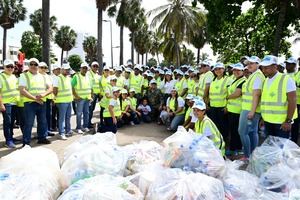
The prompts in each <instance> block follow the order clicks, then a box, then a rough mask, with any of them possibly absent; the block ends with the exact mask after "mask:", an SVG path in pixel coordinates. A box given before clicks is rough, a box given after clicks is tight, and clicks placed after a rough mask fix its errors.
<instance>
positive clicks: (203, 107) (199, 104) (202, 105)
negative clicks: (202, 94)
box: [193, 100, 206, 110]
mask: <svg viewBox="0 0 300 200" xmlns="http://www.w3.org/2000/svg"><path fill="white" fill-rule="evenodd" d="M194 108H196V109H199V110H206V105H205V103H204V102H203V101H202V100H197V101H195V103H194V105H193V109H194Z"/></svg>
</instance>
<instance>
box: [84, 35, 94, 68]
mask: <svg viewBox="0 0 300 200" xmlns="http://www.w3.org/2000/svg"><path fill="white" fill-rule="evenodd" d="M82 46H83V50H84V51H85V53H86V56H85V61H86V62H87V63H92V62H93V61H95V60H97V39H96V38H95V37H94V36H89V37H86V38H85V39H84V41H83V43H82Z"/></svg>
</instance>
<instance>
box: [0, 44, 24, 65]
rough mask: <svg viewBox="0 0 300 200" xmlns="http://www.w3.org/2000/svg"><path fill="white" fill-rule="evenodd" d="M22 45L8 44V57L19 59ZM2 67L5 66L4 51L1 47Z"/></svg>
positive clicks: (0, 63)
mask: <svg viewBox="0 0 300 200" xmlns="http://www.w3.org/2000/svg"><path fill="white" fill-rule="evenodd" d="M19 49H20V47H17V46H8V48H7V52H6V58H7V59H10V60H13V61H18V53H19ZM0 67H1V68H2V67H3V51H2V49H0Z"/></svg>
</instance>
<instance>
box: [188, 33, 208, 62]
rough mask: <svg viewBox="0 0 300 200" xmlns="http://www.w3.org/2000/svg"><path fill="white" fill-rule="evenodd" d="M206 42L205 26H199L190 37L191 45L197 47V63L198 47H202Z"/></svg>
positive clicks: (198, 56) (198, 59)
mask: <svg viewBox="0 0 300 200" xmlns="http://www.w3.org/2000/svg"><path fill="white" fill-rule="evenodd" d="M206 42H207V35H206V29H205V28H199V29H198V31H197V33H196V34H195V35H193V37H192V41H191V43H192V45H193V46H194V47H195V48H196V49H197V64H199V62H200V49H202V48H203V46H204V45H205V43H206Z"/></svg>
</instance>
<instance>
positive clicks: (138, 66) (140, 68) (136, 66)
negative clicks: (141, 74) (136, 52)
mask: <svg viewBox="0 0 300 200" xmlns="http://www.w3.org/2000/svg"><path fill="white" fill-rule="evenodd" d="M133 69H138V70H140V71H143V69H142V67H141V66H140V65H139V64H136V65H135V66H134V68H133Z"/></svg>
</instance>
